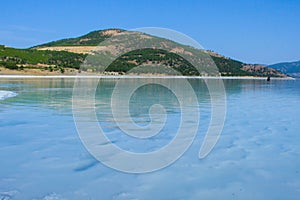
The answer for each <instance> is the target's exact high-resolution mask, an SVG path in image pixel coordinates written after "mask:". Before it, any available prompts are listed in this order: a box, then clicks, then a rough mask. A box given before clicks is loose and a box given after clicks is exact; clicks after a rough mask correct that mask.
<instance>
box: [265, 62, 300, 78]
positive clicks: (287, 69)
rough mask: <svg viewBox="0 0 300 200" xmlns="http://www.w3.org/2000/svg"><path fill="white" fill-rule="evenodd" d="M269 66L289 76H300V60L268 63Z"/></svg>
mask: <svg viewBox="0 0 300 200" xmlns="http://www.w3.org/2000/svg"><path fill="white" fill-rule="evenodd" d="M268 67H269V68H273V69H276V70H278V71H280V72H282V73H284V74H287V75H289V76H292V77H295V78H300V60H299V61H293V62H281V63H276V64H272V65H268Z"/></svg>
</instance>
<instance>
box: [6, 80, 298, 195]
mask: <svg viewBox="0 0 300 200" xmlns="http://www.w3.org/2000/svg"><path fill="white" fill-rule="evenodd" d="M117 80H118V79H101V81H100V84H99V86H98V88H97V92H96V98H95V99H96V102H95V103H96V109H95V110H96V113H97V117H98V120H99V121H100V122H99V123H100V125H101V127H102V128H103V130H104V131H105V132H106V133H107V137H108V138H109V139H110V140H111V141H112V142H113V143H114V144H116V145H118V146H119V147H121V148H123V149H125V150H128V151H133V152H148V151H155V150H157V149H159V148H161V147H163V146H165V145H166V144H168V142H169V141H170V140H171V139H172V138H173V137H174V136H175V133H176V130H177V129H178V126H179V123H180V117H181V114H180V105H179V102H178V100H177V99H176V96H175V95H174V94H172V92H171V91H169V90H167V89H166V88H164V87H161V86H158V85H155V84H151V85H148V86H145V87H142V88H139V89H138V90H137V91H136V92H135V93H134V95H133V96H132V98H131V99H130V101H129V107H130V114H131V117H132V120H133V121H134V122H135V123H137V124H139V125H140V126H147V125H148V124H149V123H150V121H151V119H150V117H149V113H148V110H149V107H150V106H151V105H153V104H156V103H160V104H161V105H162V106H164V108H165V111H166V113H167V119H166V123H165V127H164V128H163V129H162V131H161V132H160V133H159V134H158V135H156V136H154V137H152V138H151V139H148V140H140V139H136V138H132V137H129V136H128V135H126V134H122V132H121V131H120V129H119V128H118V126H117V124H116V123H115V122H114V120H113V116H112V113H111V109H110V106H111V104H110V100H111V95H112V91H113V89H114V86H115V84H116V81H117ZM168 81H169V82H170V83H172V84H176V80H172V79H171V80H168ZM135 82H136V80H135V79H132V80H129V81H128V84H134V83H135ZM73 84H74V79H67V78H53V79H50V78H49V79H28V78H27V79H22V78H19V79H18V78H16V79H0V91H1V93H0V95H2V96H0V158H1V170H0V199H161V198H162V196H163V199H221V198H222V199H298V197H299V195H300V159H299V158H300V145H299V141H300V134H299V130H300V125H299V121H300V107H299V103H300V89H299V88H300V81H298V80H271V82H266V81H265V80H224V85H225V88H226V95H227V114H226V120H225V124H224V128H223V131H222V135H221V137H220V139H219V141H218V143H217V145H216V146H215V147H214V149H213V151H212V152H211V153H210V154H209V155H208V156H207V157H206V158H204V159H199V158H198V152H199V148H200V146H201V144H202V142H203V138H204V135H205V133H206V131H207V128H208V125H209V122H210V117H211V111H210V106H211V105H210V98H209V93H208V91H207V88H206V86H205V83H204V81H203V80H190V84H191V85H192V86H193V88H194V90H195V91H196V94H197V97H198V104H199V109H200V126H199V130H198V132H197V136H196V138H195V140H194V142H193V144H192V145H191V147H190V148H189V149H188V150H187V152H185V153H184V155H183V156H182V157H181V158H180V159H179V160H177V161H176V162H175V163H174V164H172V165H170V166H168V167H166V168H164V169H162V170H159V171H156V172H152V173H147V174H140V175H137V174H128V173H122V172H119V171H116V170H113V169H110V168H108V167H106V166H104V165H103V164H102V163H100V162H98V161H97V160H96V159H95V158H94V157H93V156H91V155H90V154H89V153H88V152H87V150H86V149H85V147H84V146H83V144H82V143H81V140H80V139H79V136H78V134H77V131H76V127H75V123H74V120H73V113H72V92H73ZM184 106H189V105H184Z"/></svg>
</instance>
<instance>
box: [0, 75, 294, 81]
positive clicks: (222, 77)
mask: <svg viewBox="0 0 300 200" xmlns="http://www.w3.org/2000/svg"><path fill="white" fill-rule="evenodd" d="M1 78H6V79H7V78H73V79H74V78H165V79H176V78H180V79H182V78H185V79H227V80H230V79H241V80H247V79H254V80H266V79H267V78H266V77H256V76H159V75H158V76H157V75H140V76H139V75H0V79H1ZM272 79H273V80H295V78H292V77H284V78H280V77H271V80H272Z"/></svg>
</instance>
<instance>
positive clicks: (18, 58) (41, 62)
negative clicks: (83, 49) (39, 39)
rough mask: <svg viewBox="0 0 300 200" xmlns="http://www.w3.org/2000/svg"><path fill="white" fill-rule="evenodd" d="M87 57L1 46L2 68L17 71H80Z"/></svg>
mask: <svg viewBox="0 0 300 200" xmlns="http://www.w3.org/2000/svg"><path fill="white" fill-rule="evenodd" d="M85 56H86V55H83V54H76V53H70V52H66V51H39V50H35V49H15V48H10V47H4V46H3V45H2V46H0V66H3V67H6V68H8V69H16V70H23V69H24V68H30V69H35V68H36V69H41V68H43V67H44V68H46V69H47V70H49V71H53V70H60V71H61V72H63V71H64V70H63V69H64V68H75V69H79V67H80V64H81V63H82V62H83V61H84V59H85Z"/></svg>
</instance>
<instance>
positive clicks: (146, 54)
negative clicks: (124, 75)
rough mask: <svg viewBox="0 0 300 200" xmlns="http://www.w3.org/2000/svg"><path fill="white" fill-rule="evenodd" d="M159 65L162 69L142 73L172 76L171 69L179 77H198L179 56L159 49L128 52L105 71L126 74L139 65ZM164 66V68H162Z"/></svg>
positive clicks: (152, 69)
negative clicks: (179, 75)
mask: <svg viewBox="0 0 300 200" xmlns="http://www.w3.org/2000/svg"><path fill="white" fill-rule="evenodd" d="M142 64H144V65H149V66H151V65H159V66H160V67H162V68H163V69H155V68H150V67H149V71H147V69H145V68H143V70H142V71H141V72H143V73H163V74H172V70H171V68H172V69H174V70H176V71H177V72H178V74H181V75H200V74H199V72H198V71H197V69H196V68H195V67H193V66H192V65H191V64H190V63H189V62H188V61H186V60H185V59H184V58H182V57H181V56H179V55H177V54H175V53H171V52H168V51H165V50H161V49H140V50H135V51H131V52H128V53H126V54H124V55H122V56H121V57H119V58H118V59H117V60H115V61H114V62H113V63H111V64H110V65H109V67H108V68H107V69H106V70H107V71H114V72H127V71H129V70H131V69H133V68H135V67H137V66H139V65H142ZM163 66H165V67H163Z"/></svg>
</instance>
